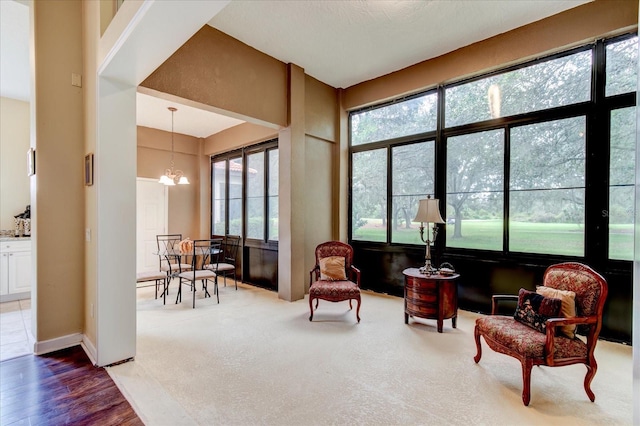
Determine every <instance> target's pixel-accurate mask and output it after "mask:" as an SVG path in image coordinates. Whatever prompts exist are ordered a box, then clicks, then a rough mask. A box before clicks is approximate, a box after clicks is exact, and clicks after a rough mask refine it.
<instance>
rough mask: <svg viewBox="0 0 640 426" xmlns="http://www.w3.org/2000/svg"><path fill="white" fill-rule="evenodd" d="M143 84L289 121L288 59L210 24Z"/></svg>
mask: <svg viewBox="0 0 640 426" xmlns="http://www.w3.org/2000/svg"><path fill="white" fill-rule="evenodd" d="M141 86H144V87H147V88H149V89H154V90H157V91H160V92H163V93H169V94H172V95H176V96H179V97H182V98H185V99H190V100H192V101H196V102H200V103H202V104H205V105H211V106H213V107H216V108H220V109H221V110H224V111H228V112H230V113H234V114H236V116H240V117H249V118H252V119H253V120H255V122H256V123H258V124H260V122H264V123H272V124H276V125H280V126H286V125H287V69H286V66H285V64H283V63H282V62H280V61H278V60H277V59H274V58H272V57H270V56H267V55H265V54H264V53H261V52H259V51H257V50H255V49H253V48H252V47H249V46H247V45H246V44H244V43H241V42H240V41H238V40H236V39H234V38H233V37H229V36H228V35H226V34H224V33H222V32H220V31H218V30H216V29H214V28H212V27H210V26H208V25H205V26H204V27H203V28H202V29H201V30H200V31H198V32H197V33H196V34H195V35H194V36H193V37H191V39H190V40H188V41H187V42H186V43H185V44H184V45H183V46H182V47H181V48H180V49H178V51H177V52H176V53H174V54H173V55H172V56H171V57H170V58H169V59H167V60H166V61H165V63H163V64H162V65H161V66H160V67H159V68H158V69H157V70H156V71H155V72H153V74H151V75H150V76H149V77H148V78H147V79H146V80H145V81H143V82H142V84H141Z"/></svg>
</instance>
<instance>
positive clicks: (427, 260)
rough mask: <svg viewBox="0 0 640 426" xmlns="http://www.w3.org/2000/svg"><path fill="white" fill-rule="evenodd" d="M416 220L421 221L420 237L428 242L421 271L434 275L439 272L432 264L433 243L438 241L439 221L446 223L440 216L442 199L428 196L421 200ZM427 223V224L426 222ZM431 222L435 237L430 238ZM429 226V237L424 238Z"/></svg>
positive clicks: (424, 241)
mask: <svg viewBox="0 0 640 426" xmlns="http://www.w3.org/2000/svg"><path fill="white" fill-rule="evenodd" d="M413 221H414V222H420V239H421V240H422V242H423V243H426V244H427V250H426V253H425V256H424V266H423V267H422V268H420V272H422V273H424V274H427V275H432V274H435V273H437V272H438V270H437V269H435V268H434V267H433V266H431V243H433V242H435V241H436V236H437V235H438V223H444V220H442V216H440V200H438V199H435V198H431V197H429V196H427V198H426V199H424V200H420V204H419V205H418V213H416V217H415V219H413ZM425 223H426V224H427V225H426V226H425V225H424V224H425ZM429 223H433V231H432V235H433V239H432V240H431V239H429ZM425 228H427V239H426V240H425V239H424V229H425Z"/></svg>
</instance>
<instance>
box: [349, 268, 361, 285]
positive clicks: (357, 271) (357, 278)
mask: <svg viewBox="0 0 640 426" xmlns="http://www.w3.org/2000/svg"><path fill="white" fill-rule="evenodd" d="M353 274H355V275H356V280H355V283H356V285H357V286H358V287H360V269H358V268H356V267H355V266H353V265H351V271H350V275H351V276H353Z"/></svg>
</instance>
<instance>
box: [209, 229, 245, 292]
mask: <svg viewBox="0 0 640 426" xmlns="http://www.w3.org/2000/svg"><path fill="white" fill-rule="evenodd" d="M239 247H240V236H238V235H226V236H225V237H224V240H223V242H222V253H221V256H220V258H219V261H218V262H217V264H212V265H208V268H210V269H211V270H213V271H214V272H215V273H216V274H218V275H222V276H223V277H224V286H225V287H226V286H227V275H229V274H232V275H233V281H234V283H235V285H236V290H237V289H238V279H237V277H236V258H237V256H238V248H239Z"/></svg>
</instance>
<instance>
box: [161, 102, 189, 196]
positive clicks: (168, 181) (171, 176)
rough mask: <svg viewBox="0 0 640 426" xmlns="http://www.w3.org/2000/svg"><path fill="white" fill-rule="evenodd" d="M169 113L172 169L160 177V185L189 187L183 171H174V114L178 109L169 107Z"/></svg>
mask: <svg viewBox="0 0 640 426" xmlns="http://www.w3.org/2000/svg"><path fill="white" fill-rule="evenodd" d="M168 109H169V111H171V167H170V168H168V169H167V170H165V171H164V175H162V177H160V180H159V181H158V183H163V184H165V185H167V186H173V185H176V184H177V185H188V184H189V179H187V177H186V176H185V175H184V173H183V172H182V170H177V169H174V164H173V113H175V112H176V111H177V110H178V109H177V108H174V107H169V108H168Z"/></svg>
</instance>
